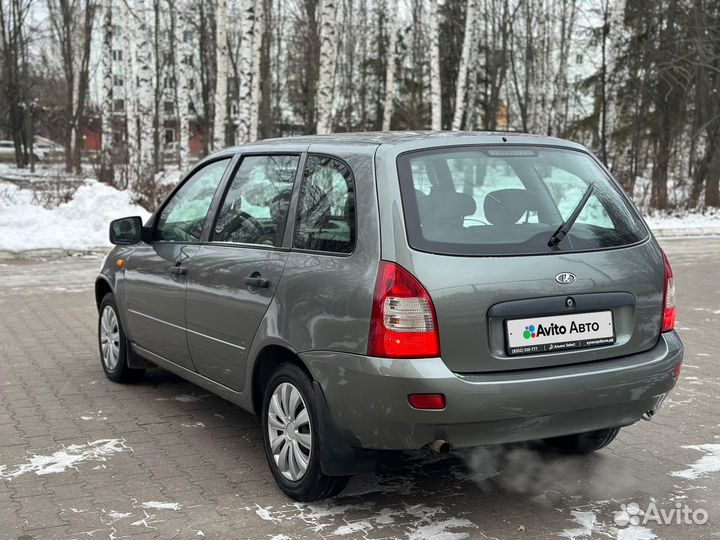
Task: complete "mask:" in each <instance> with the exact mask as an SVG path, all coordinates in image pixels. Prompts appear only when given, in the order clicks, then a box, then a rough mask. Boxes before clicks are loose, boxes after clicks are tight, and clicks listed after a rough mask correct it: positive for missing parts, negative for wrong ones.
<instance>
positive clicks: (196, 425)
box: [180, 422, 205, 428]
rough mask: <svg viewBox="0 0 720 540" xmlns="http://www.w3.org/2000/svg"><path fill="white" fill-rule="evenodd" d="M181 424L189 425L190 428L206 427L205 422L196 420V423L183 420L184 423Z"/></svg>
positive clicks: (183, 425)
mask: <svg viewBox="0 0 720 540" xmlns="http://www.w3.org/2000/svg"><path fill="white" fill-rule="evenodd" d="M180 425H181V426H182V427H189V428H199V427H205V424H203V423H202V422H194V423H192V424H191V423H189V422H183V423H182V424H180Z"/></svg>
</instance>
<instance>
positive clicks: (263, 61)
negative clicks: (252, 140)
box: [259, 0, 280, 139]
mask: <svg viewBox="0 0 720 540" xmlns="http://www.w3.org/2000/svg"><path fill="white" fill-rule="evenodd" d="M272 11H273V10H272V0H263V9H262V14H263V18H262V39H261V44H260V86H261V89H260V94H261V95H260V97H259V100H260V105H259V106H260V113H259V117H260V118H259V122H260V138H261V139H267V138H269V137H272V136H273V134H274V133H273V132H274V129H273V128H274V126H273V115H272V99H273V95H272V94H273V83H274V80H273V75H274V73H273V70H272V60H271V51H272V45H273V27H274V25H273V13H272ZM279 93H280V92H279V91H278V94H279Z"/></svg>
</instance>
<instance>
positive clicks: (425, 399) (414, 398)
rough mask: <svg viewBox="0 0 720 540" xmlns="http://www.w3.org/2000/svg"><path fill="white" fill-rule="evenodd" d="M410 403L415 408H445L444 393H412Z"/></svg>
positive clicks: (409, 398)
mask: <svg viewBox="0 0 720 540" xmlns="http://www.w3.org/2000/svg"><path fill="white" fill-rule="evenodd" d="M408 403H409V404H410V406H411V407H413V408H415V409H430V410H440V409H444V408H445V396H444V395H443V394H410V395H409V396H408Z"/></svg>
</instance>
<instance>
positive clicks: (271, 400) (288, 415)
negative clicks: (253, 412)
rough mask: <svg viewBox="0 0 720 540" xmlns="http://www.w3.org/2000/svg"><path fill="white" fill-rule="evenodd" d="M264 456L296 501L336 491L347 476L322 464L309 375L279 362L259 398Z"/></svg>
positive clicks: (288, 493) (312, 498)
mask: <svg viewBox="0 0 720 540" xmlns="http://www.w3.org/2000/svg"><path fill="white" fill-rule="evenodd" d="M262 423H263V435H264V441H265V456H266V457H267V461H268V465H269V466H270V471H271V472H272V475H273V477H274V478H275V482H277V485H278V486H279V487H280V489H281V490H282V491H283V492H285V494H286V495H288V496H290V497H292V498H293V499H295V500H296V501H316V500H318V499H324V498H326V497H332V496H333V495H336V494H337V493H339V492H340V491H341V490H342V489H343V488H344V487H345V486H346V485H347V482H348V477H345V476H327V475H325V474H324V473H323V472H322V469H321V467H320V444H321V439H322V437H321V434H320V429H319V422H318V417H317V410H316V400H315V393H314V390H313V387H312V381H311V380H310V377H308V376H307V374H305V372H304V371H303V370H302V369H300V368H299V367H298V366H295V365H293V364H283V365H281V366H280V367H278V368H277V370H276V371H275V372H274V373H273V375H272V377H271V379H270V382H269V384H268V385H267V387H266V388H265V396H264V400H263V412H262Z"/></svg>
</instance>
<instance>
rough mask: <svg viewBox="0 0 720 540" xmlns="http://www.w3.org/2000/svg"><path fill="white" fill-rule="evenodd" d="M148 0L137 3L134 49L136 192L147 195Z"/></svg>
mask: <svg viewBox="0 0 720 540" xmlns="http://www.w3.org/2000/svg"><path fill="white" fill-rule="evenodd" d="M147 1H148V0H137V2H136V6H137V17H138V29H137V30H138V31H137V34H138V46H137V50H136V52H135V54H136V59H137V69H138V78H137V86H138V119H139V120H140V163H139V167H138V177H137V178H136V182H137V183H138V191H141V192H143V193H145V192H148V191H149V190H148V188H149V187H150V186H151V185H152V182H153V180H154V178H153V176H154V173H155V171H154V170H153V162H154V155H153V152H154V144H153V143H154V136H153V132H154V130H153V112H154V111H153V100H154V98H153V84H152V82H153V78H154V72H153V63H152V53H151V45H150V30H149V28H148V23H147V21H148V5H147Z"/></svg>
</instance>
